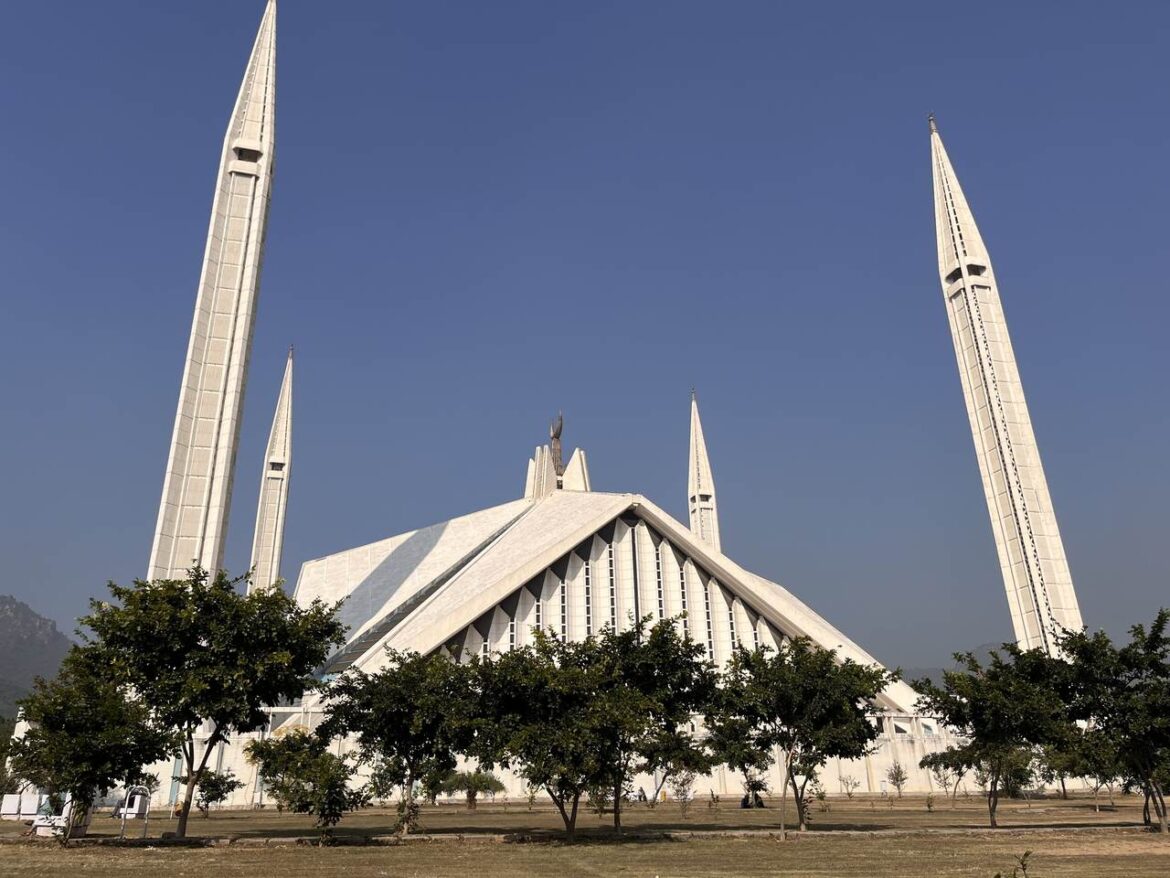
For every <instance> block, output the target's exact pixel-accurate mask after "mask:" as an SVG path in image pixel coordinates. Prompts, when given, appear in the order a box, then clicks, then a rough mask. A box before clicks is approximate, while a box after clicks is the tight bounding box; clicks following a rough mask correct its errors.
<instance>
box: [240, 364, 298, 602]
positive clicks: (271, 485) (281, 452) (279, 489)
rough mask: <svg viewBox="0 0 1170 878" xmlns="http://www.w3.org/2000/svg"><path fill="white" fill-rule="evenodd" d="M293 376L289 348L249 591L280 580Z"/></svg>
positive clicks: (262, 488) (263, 481)
mask: <svg viewBox="0 0 1170 878" xmlns="http://www.w3.org/2000/svg"><path fill="white" fill-rule="evenodd" d="M292 377H293V352H292V348H289V350H288V362H286V363H285V366H284V380H283V381H281V383H280V396H279V397H278V398H277V400H276V414H274V415H273V416H272V431H271V432H270V433H269V434H268V447H267V448H266V449H265V452H264V470H263V472H262V473H261V474H260V504H259V506H258V507H257V509H256V535H255V536H254V537H253V538H252V581H251V583H250V586H249V591H253V590H255V589H258V588H266V587H267V586H270V585H272V584H273V583H274V582H276V581H277V580H278V579H280V554H281V551H282V550H283V548H284V513H285V510H286V509H287V508H288V482H289V478H290V476H291V475H292Z"/></svg>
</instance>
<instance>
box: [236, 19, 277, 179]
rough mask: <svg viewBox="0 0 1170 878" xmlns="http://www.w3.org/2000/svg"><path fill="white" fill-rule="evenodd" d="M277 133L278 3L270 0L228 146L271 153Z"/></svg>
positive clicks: (250, 59) (239, 101)
mask: <svg viewBox="0 0 1170 878" xmlns="http://www.w3.org/2000/svg"><path fill="white" fill-rule="evenodd" d="M275 133H276V0H268V6H267V7H266V8H265V10H264V17H263V18H262V19H260V29H259V31H258V32H257V34H256V42H255V44H253V46H252V54H251V56H250V57H249V58H248V68H247V70H246V71H245V73H244V81H243V82H242V83H241V84H240V93H239V95H238V96H237V97H236V105H235V108H234V109H233V110H232V119H231V123H230V124H229V126H228V132H227V144H226V145H227V147H228V148H235V147H237V146H243V147H244V148H246V149H253V150H257V151H259V152H261V153H265V154H268V156H269V159H270V160H271V153H272V150H273V145H274V143H273V139H274V137H275Z"/></svg>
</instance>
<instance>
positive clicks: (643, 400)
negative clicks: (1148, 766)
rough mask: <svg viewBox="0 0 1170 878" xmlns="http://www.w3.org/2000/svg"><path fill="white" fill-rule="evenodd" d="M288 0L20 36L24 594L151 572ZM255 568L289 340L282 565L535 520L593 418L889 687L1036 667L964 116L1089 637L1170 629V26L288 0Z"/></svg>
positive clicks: (807, 11) (842, 11)
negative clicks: (1001, 444) (265, 464)
mask: <svg viewBox="0 0 1170 878" xmlns="http://www.w3.org/2000/svg"><path fill="white" fill-rule="evenodd" d="M262 9H263V3H262V2H261V0H254V2H253V0H249V2H241V0H199V2H166V3H160V2H157V0H104V2H102V3H93V2H81V0H71V2H55V3H11V4H8V5H7V6H6V8H5V10H4V27H3V29H2V32H0V82H2V83H3V84H4V85H3V87H2V89H0V111H2V113H3V119H4V136H2V137H0V224H2V228H0V264H3V266H4V271H3V282H2V286H0V304H2V311H0V327H2V328H3V344H0V370H2V374H3V375H4V380H3V384H2V385H0V393H2V398H3V409H2V411H3V420H2V421H0V423H2V425H3V426H2V429H0V555H2V556H3V558H4V565H3V569H4V573H3V577H2V579H0V593H2V592H10V593H12V594H15V595H16V596H17V597H18V598H20V599H22V600H25V601H27V602H28V603H29V604H31V605H32V606H33V607H34V608H35V609H36V610H38V611H40V612H42V613H45V614H47V615H49V616H51V617H53V618H55V619H57V620H58V621H59V622H61V623H62V625H63V626H65V627H66V629H67V630H69V629H72V627H73V619H74V618H75V617H76V616H78V615H80V614H81V613H82V612H83V611H84V610H85V602H86V599H87V598H89V597H90V596H93V595H100V594H103V593H104V583H105V581H106V580H107V579H115V580H118V581H122V582H126V581H128V580H130V579H132V578H134V577H135V576H141V575H142V574H143V573H144V572H145V569H146V563H147V556H148V554H149V551H150V542H151V533H152V528H153V526H154V521H155V516H156V513H157V508H158V501H159V494H160V491H161V485H162V476H163V468H164V464H165V462H166V454H167V444H168V442H169V439H170V434H171V428H172V423H173V417H174V409H175V403H176V399H177V393H178V386H179V377H180V373H181V368H182V360H183V356H184V353H185V349H186V344H187V334H188V331H189V328H190V320H191V312H192V307H193V304H194V296H195V285H196V281H197V278H198V272H199V260H200V258H201V255H202V252H203V246H204V238H205V235H206V230H207V220H208V210H209V207H210V204H211V195H212V184H213V178H214V173H215V168H216V164H217V162H218V158H219V149H220V144H221V141H222V137H223V132H224V127H225V125H226V122H227V117H228V113H229V111H230V109H231V104H232V101H233V99H234V97H235V93H236V90H237V88H238V84H239V80H240V77H241V75H242V72H243V68H244V62H245V59H246V56H247V52H248V50H249V48H250V46H251V43H252V40H253V38H254V35H255V29H256V26H257V24H258V22H259V19H260V15H261V12H262ZM277 68H278V83H279V84H278V95H277V107H278V110H277V125H278V127H277V157H278V158H277V174H276V182H275V195H274V199H273V205H272V213H271V222H270V225H269V232H268V249H267V261H266V264H265V267H264V276H263V292H262V295H261V298H260V306H259V316H258V322H257V325H256V335H255V343H254V347H253V351H252V365H251V378H250V381H249V384H248V394H247V398H246V414H245V418H244V426H243V437H242V444H241V448H240V454H239V458H238V470H237V479H236V489H235V503H234V509H233V514H232V519H231V532H230V541H229V545H228V555H227V561H228V565H229V566H230V567H231V569H232V570H235V571H240V570H243V569H244V568H245V567H246V565H247V563H248V557H249V552H250V548H251V533H252V526H253V519H254V515H255V508H256V491H257V487H258V484H259V478H260V464H261V456H262V454H263V444H264V441H265V438H266V436H267V432H268V427H269V423H270V420H271V416H272V408H273V405H274V403H275V399H276V393H277V389H278V384H279V380H280V372H281V369H282V367H283V364H284V355H285V350H286V349H287V347H288V345H289V344H290V343H294V344H295V345H296V348H297V372H296V392H295V426H294V464H293V478H292V489H291V500H290V507H289V513H288V528H287V534H286V541H285V554H284V573H285V575H286V577H287V578H289V580H290V581H295V579H296V576H297V572H298V570H299V567H300V564H301V563H302V562H303V561H305V560H306V559H309V558H313V557H319V556H321V555H325V554H328V553H331V552H334V551H338V550H341V549H345V548H349V547H352V546H355V545H359V544H361V543H364V542H368V541H371V540H374V539H377V538H380V537H384V536H387V535H390V534H393V533H398V532H401V531H404V530H409V529H412V528H414V527H418V526H422V525H426V524H430V523H433V522H436V521H440V520H443V519H446V518H450V517H452V516H455V515H459V514H463V513H466V512H470V511H473V510H475V509H479V508H482V507H484V506H488V505H492V504H495V503H499V502H503V501H506V500H508V499H512V498H515V497H517V496H519V494H520V493H521V491H522V488H523V476H524V467H525V461H526V459H527V456H528V455H529V454H530V453H531V451H532V447H533V446H534V445H536V444H537V443H538V442H540V441H542V439H544V438H545V437H546V436H547V433H546V431H547V424H548V420H549V419H550V417H551V416H552V415H553V414H555V412H556V410H557V409H558V408H563V409H564V411H565V422H566V426H565V442H566V445H567V446H568V447H569V448H572V447H573V446H575V445H578V444H579V445H582V446H584V447H585V448H586V449H587V451H588V453H589V459H590V465H591V469H592V475H593V481H594V487H595V488H597V489H599V490H612V491H638V492H642V493H645V494H646V495H648V496H649V497H650V498H652V499H653V500H655V501H656V502H658V503H659V504H661V505H663V506H664V507H665V508H666V509H667V510H668V511H669V512H671V513H673V514H674V515H676V516H677V517H679V518H684V519H685V516H686V509H685V496H684V495H685V491H686V472H685V469H686V459H687V423H688V399H689V393H690V389H691V387H692V386H695V387H696V388H697V389H698V393H699V400H700V404H701V409H702V415H703V419H704V426H705V429H706V434H707V440H708V445H709V448H710V451H711V455H712V463H713V466H714V471H715V478H716V482H717V485H718V491H719V502H720V512H721V515H722V531H723V543H724V549H725V550H727V552H728V554H730V555H731V556H732V557H734V558H736V559H737V560H739V561H740V562H741V563H743V564H744V565H745V566H747V567H749V568H750V569H753V570H756V571H758V572H759V573H761V574H763V575H766V576H768V577H770V578H774V579H776V580H778V581H780V582H782V583H784V584H785V585H786V586H787V587H789V588H790V589H792V590H793V591H794V592H795V593H796V594H797V595H799V596H800V597H801V598H803V599H804V600H806V601H807V602H808V603H810V604H811V605H812V606H813V607H814V608H815V609H817V610H818V611H820V612H822V613H823V614H825V615H826V616H828V617H829V618H830V620H832V621H833V622H834V623H835V624H837V625H838V626H839V627H840V628H842V629H843V630H844V631H845V632H846V633H848V634H849V635H850V636H852V637H853V638H854V639H856V640H857V641H858V642H859V643H861V644H862V645H863V646H865V647H866V648H868V649H869V650H870V651H871V652H873V653H874V654H875V655H877V656H878V657H879V658H880V659H882V660H884V661H886V662H888V663H891V664H899V663H900V664H904V665H923V664H937V663H941V662H942V661H944V659H945V658H946V656H947V655H948V654H949V653H950V652H951V651H952V650H953V649H957V648H966V647H973V646H976V645H978V644H981V643H985V642H988V641H1001V640H1004V639H1008V638H1010V637H1011V624H1010V619H1009V616H1008V609H1007V602H1006V599H1005V597H1004V593H1003V586H1002V583H1001V579H1000V574H999V568H998V562H997V560H996V555H995V548H994V544H993V542H992V536H991V529H990V525H989V523H988V519H987V512H986V508H985V506H984V501H983V495H982V489H981V486H980V481H979V474H978V469H977V465H976V460H975V455H974V451H973V448H972V443H971V438H970V434H969V431H968V426H967V419H966V413H965V410H964V406H963V399H962V392H961V389H960V384H959V378H958V373H957V370H956V367H955V363H954V354H953V350H952V348H951V341H950V337H949V333H948V331H947V322H946V314H945V311H944V307H943V301H942V296H941V292H940V289H939V282H938V276H937V271H936V263H935V252H934V229H933V214H932V205H931V188H930V185H931V184H930V164H929V141H928V133H927V124H926V115H927V112H928V111H932V110H933V111H934V112H935V113H937V115H938V119H939V126H940V129H941V131H942V133H943V136H944V139H945V141H946V143H947V147H948V149H949V151H950V154H951V157H952V159H953V161H954V162H955V166H956V170H957V172H958V174H959V177H960V180H961V181H962V184H963V186H964V188H965V190H966V192H967V195H968V197H969V199H970V201H971V204H972V208H973V210H974V212H975V216H976V219H977V220H978V222H979V226H980V228H981V230H982V232H983V236H984V238H985V240H986V242H987V245H988V247H989V248H990V251H991V255H992V259H993V260H994V263H995V268H996V275H997V277H998V279H999V282H1000V286H1001V294H1002V297H1003V300H1004V306H1005V309H1006V311H1007V316H1008V322H1009V325H1010V327H1011V331H1012V336H1013V340H1014V343H1015V348H1016V353H1017V356H1018V359H1019V364H1020V369H1021V372H1022V375H1023V379H1024V387H1025V389H1026V391H1027V395H1028V402H1029V404H1030V407H1031V412H1032V418H1033V421H1034V424H1035V428H1036V432H1037V436H1038V439H1039V442H1040V448H1041V451H1042V453H1043V456H1044V463H1045V466H1046V469H1047V472H1048V478H1049V482H1050V486H1051V489H1052V494H1053V497H1054V500H1055V504H1056V511H1057V516H1058V519H1059V521H1060V524H1061V528H1062V531H1063V534H1064V539H1065V545H1066V547H1067V551H1068V555H1069V560H1070V564H1071V567H1072V571H1073V578H1074V580H1075V583H1076V588H1077V591H1078V594H1079V596H1080V602H1081V607H1082V610H1083V614H1084V618H1085V620H1086V622H1087V623H1088V624H1089V625H1090V627H1093V628H1098V627H1104V628H1106V629H1108V630H1109V631H1111V632H1115V633H1119V632H1122V631H1124V629H1125V628H1126V627H1127V626H1128V625H1130V624H1132V623H1134V622H1139V621H1148V620H1149V619H1150V618H1151V617H1152V616H1153V614H1154V612H1155V611H1156V609H1157V608H1158V607H1159V606H1161V605H1165V604H1170V587H1168V586H1170V553H1168V552H1167V549H1166V546H1167V541H1168V539H1170V513H1168V511H1167V498H1168V496H1170V464H1168V463H1167V452H1168V450H1170V419H1168V417H1167V408H1168V406H1167V403H1168V401H1170V393H1167V375H1168V372H1167V363H1166V357H1167V353H1168V351H1170V344H1168V341H1167V323H1168V318H1170V284H1168V283H1167V280H1166V273H1167V266H1168V265H1170V246H1168V244H1167V231H1168V229H1170V221H1168V219H1167V215H1166V204H1167V203H1170V177H1168V174H1167V155H1168V154H1170V115H1168V113H1167V110H1168V109H1170V107H1168V102H1167V97H1166V96H1167V82H1168V74H1170V4H1167V3H1164V2H1156V3H1155V2H1150V3H1139V2H1118V3H1111V4H1104V3H1099V2H1091V3H1082V2H1035V3H1018V2H1011V3H998V2H989V3H980V4H977V5H975V6H972V5H971V4H955V3H951V4H946V3H938V2H922V3H909V2H895V3H860V2H855V3H828V2H826V3H820V2H818V3H813V2H808V3H795V2H792V3H779V2H759V3H751V2H733V3H716V2H706V3H683V2H658V3H651V2H620V3H619V2H612V3H611V2H589V3H585V2H577V3H567V2H528V3H518V2H503V0H501V2H493V3H483V2H466V3H451V2H411V3H406V2H386V0H336V2H329V3H321V2H309V0H282V2H281V3H280V15H279V25H278V62H277Z"/></svg>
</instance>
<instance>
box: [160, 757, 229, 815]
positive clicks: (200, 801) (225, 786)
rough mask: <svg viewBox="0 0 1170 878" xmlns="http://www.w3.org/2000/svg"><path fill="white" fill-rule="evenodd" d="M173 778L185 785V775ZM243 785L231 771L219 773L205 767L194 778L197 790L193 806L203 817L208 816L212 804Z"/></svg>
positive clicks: (222, 799)
mask: <svg viewBox="0 0 1170 878" xmlns="http://www.w3.org/2000/svg"><path fill="white" fill-rule="evenodd" d="M175 780H177V781H178V782H179V783H180V784H183V785H184V786H185V785H186V783H187V776H186V775H180V776H179V777H176V778H175ZM243 785H244V784H243V781H240V780H237V779H236V776H235V774H234V773H232V772H231V771H226V772H222V773H221V772H218V771H212V770H211V769H210V768H205V769H203V771H202V772H201V773H200V775H199V777H198V778H197V779H196V780H195V786H196V787H197V788H198V790H199V792H198V794H197V795H196V797H195V807H196V808H198V809H199V811H200V812H201V813H202V814H203V816H204V817H210V816H211V806H212V805H218V804H219V803H220V802H223V801H226V800H227V797H228V796H230V795H231V794H232V793H234V792H235V791H236V790H238V789H239V788H240V787H242V786H243Z"/></svg>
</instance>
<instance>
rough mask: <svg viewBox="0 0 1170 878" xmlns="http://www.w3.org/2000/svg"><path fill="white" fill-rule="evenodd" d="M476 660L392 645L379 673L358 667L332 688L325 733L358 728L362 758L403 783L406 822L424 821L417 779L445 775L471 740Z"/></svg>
mask: <svg viewBox="0 0 1170 878" xmlns="http://www.w3.org/2000/svg"><path fill="white" fill-rule="evenodd" d="M474 681H475V671H474V666H473V665H460V664H457V663H456V662H453V661H451V659H449V658H446V657H445V656H442V655H439V654H438V653H433V654H431V655H428V656H422V655H419V654H418V653H417V652H397V651H395V650H391V649H388V650H387V651H386V665H385V667H384V668H382V670H380V671H377V672H375V673H372V674H367V673H364V672H362V671H360V670H357V669H351V670H349V671H347V672H346V673H345V674H343V675H342V676H341V677H339V678H338V679H337V680H335V681H334V682H333V684H332V685H331V686H330V688H329V697H330V704H329V707H328V709H327V714H326V720H325V723H324V725H323V727H322V729H321V733H322V734H324V735H326V736H327V737H335V736H339V735H347V734H353V735H356V736H357V742H358V746H359V748H360V753H361V758H362V760H363V761H364V762H366V763H367V764H370V765H373V766H375V767H376V775H377V780H378V782H379V786H380V787H381V788H382V792H385V787H387V786H389V785H393V786H395V787H398V788H400V789H401V792H402V796H401V799H400V800H399V804H398V812H399V829H400V831H401V832H402V834H403V835H406V834H407V833H409V832H410V831H411V830H412V829H413V828H414V827H415V826H416V825H417V823H418V805H417V803H416V802H415V798H414V796H415V790H414V788H415V785H416V784H421V783H424V782H425V781H427V780H428V779H431V778H438V779H441V778H443V777H446V776H447V774H449V773H450V772H451V771H452V770H453V769H454V768H455V765H456V760H457V754H459V753H460V752H462V751H463V750H464V749H465V748H466V747H467V746H468V744H469V743H470V740H471V734H472V729H473V726H472V718H473V715H474V711H475V706H476V698H477V695H476V692H475V689H474Z"/></svg>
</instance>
